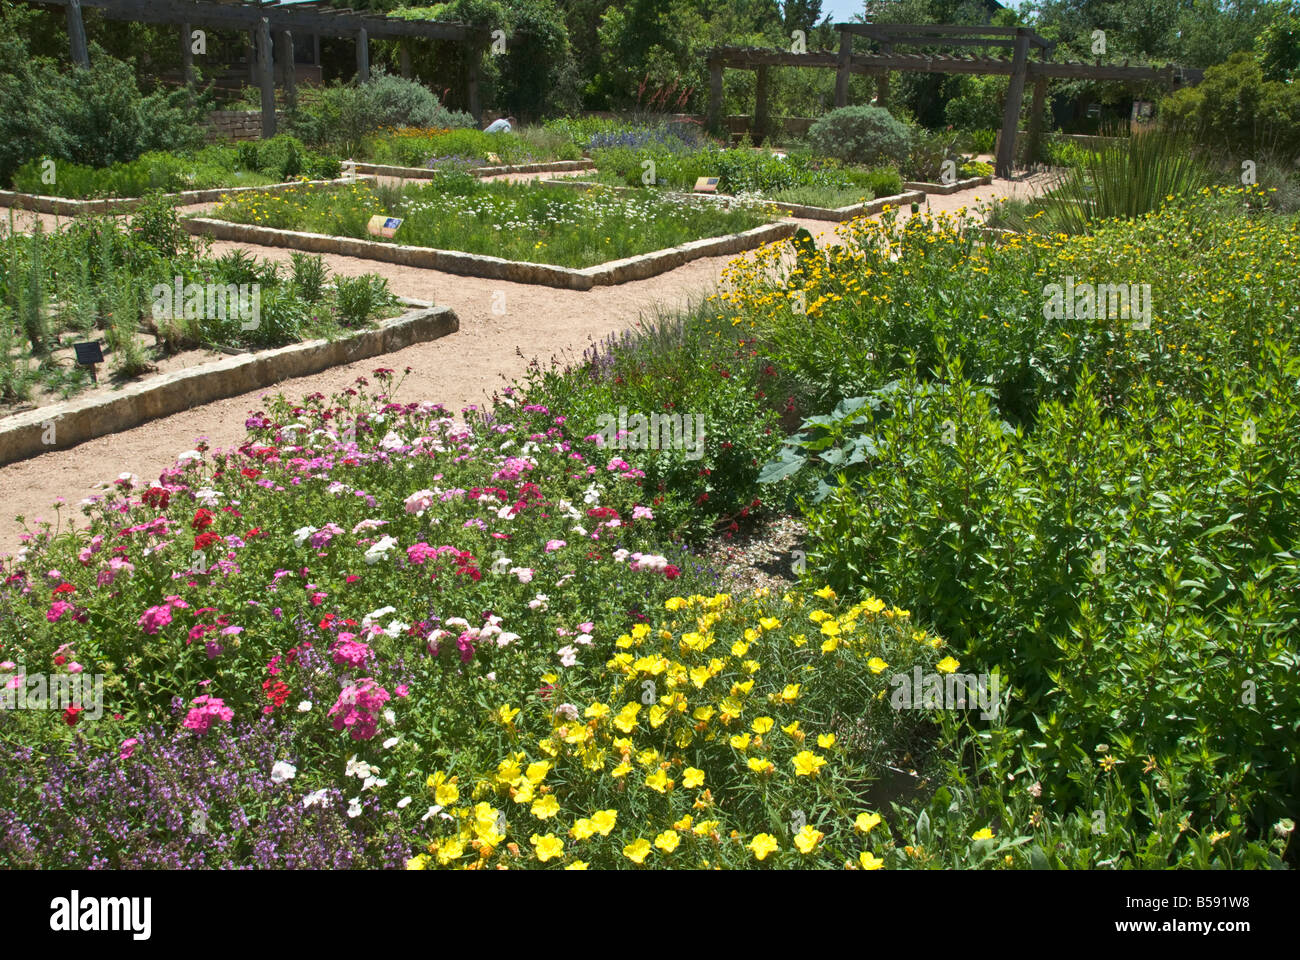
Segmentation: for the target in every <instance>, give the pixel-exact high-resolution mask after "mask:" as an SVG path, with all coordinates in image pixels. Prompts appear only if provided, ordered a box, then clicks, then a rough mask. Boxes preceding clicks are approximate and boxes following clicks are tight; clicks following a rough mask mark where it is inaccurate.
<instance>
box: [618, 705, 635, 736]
mask: <svg viewBox="0 0 1300 960" xmlns="http://www.w3.org/2000/svg"><path fill="white" fill-rule="evenodd" d="M640 712H641V704H639V703H629V704H627V705H626V706H624V707H623V709H622V710H620V711H619V712H618V716H616V717H615V718H614V726H616V727H618V728H619V729H620V730H622V731H623V732H624V733H631V732H632V731H633V730H635V729H636V715H637V714H638V713H640Z"/></svg>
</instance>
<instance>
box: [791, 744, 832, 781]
mask: <svg viewBox="0 0 1300 960" xmlns="http://www.w3.org/2000/svg"><path fill="white" fill-rule="evenodd" d="M791 762H792V763H793V764H794V772H795V774H797V775H798V776H801V777H815V776H816V775H817V771H818V770H820V769H821V768H822V767H824V766H826V759H825V758H824V757H819V756H817V754H815V753H813V752H812V751H811V750H800V751H799V752H798V753H796V754H795V755H794V759H793V760H792V761H791Z"/></svg>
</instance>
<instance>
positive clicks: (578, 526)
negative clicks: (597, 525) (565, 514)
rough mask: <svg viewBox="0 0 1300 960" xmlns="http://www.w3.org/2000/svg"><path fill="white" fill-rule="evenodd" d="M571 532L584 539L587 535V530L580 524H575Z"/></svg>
mask: <svg viewBox="0 0 1300 960" xmlns="http://www.w3.org/2000/svg"><path fill="white" fill-rule="evenodd" d="M573 532H574V533H576V534H577V535H578V536H580V537H585V536H586V535H587V528H586V527H584V526H583V525H582V524H580V523H575V524H574V525H573Z"/></svg>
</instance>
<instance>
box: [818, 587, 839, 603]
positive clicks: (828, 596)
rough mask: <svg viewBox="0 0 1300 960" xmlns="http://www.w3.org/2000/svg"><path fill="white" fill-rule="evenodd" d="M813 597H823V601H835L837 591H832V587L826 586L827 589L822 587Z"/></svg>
mask: <svg viewBox="0 0 1300 960" xmlns="http://www.w3.org/2000/svg"><path fill="white" fill-rule="evenodd" d="M813 596H815V597H821V598H822V599H823V600H834V599H835V591H834V590H832V589H831V588H830V586H825V587H822V588H821V589H820V590H814V591H813Z"/></svg>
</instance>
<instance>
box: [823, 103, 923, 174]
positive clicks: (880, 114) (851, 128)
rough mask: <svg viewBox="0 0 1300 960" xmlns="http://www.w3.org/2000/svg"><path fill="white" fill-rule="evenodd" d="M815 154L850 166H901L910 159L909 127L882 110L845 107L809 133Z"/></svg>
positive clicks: (824, 119) (831, 114)
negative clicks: (881, 164) (850, 164)
mask: <svg viewBox="0 0 1300 960" xmlns="http://www.w3.org/2000/svg"><path fill="white" fill-rule="evenodd" d="M808 144H809V146H810V147H812V149H813V152H815V153H818V154H821V155H822V156H827V157H835V158H837V159H840V160H843V161H845V162H848V163H861V164H867V165H874V164H880V163H894V164H901V163H902V162H903V161H904V160H905V159H906V158H907V156H908V149H909V147H910V145H911V137H910V135H909V133H908V130H907V127H906V126H905V125H903V124H902V123H900V122H899V121H898V120H895V119H894V117H893V116H891V115H890V113H889V111H888V110H882V109H881V108H880V107H869V106H867V107H864V106H859V107H841V108H839V109H838V110H833V111H831V112H830V113H828V114H826V116H824V117H821V118H819V119H818V120H817V122H816V123H814V124H813V125H812V127H810V128H809V130H808Z"/></svg>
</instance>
